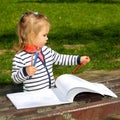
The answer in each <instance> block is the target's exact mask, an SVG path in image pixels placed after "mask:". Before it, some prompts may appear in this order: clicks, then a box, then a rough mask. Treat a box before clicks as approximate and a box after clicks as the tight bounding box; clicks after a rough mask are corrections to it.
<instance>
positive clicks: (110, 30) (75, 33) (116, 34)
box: [0, 24, 120, 49]
mask: <svg viewBox="0 0 120 120" xmlns="http://www.w3.org/2000/svg"><path fill="white" fill-rule="evenodd" d="M119 27H120V24H112V25H108V26H104V27H102V28H99V29H91V30H84V29H73V28H70V27H67V26H66V27H65V26H63V27H62V26H61V27H60V28H58V29H57V30H56V32H55V33H54V34H53V33H52V32H50V34H49V41H48V43H52V45H56V44H61V45H63V44H71V45H72V44H88V43H91V42H95V43H96V42H103V41H105V42H113V43H115V44H119V43H120V29H119ZM53 31H54V30H53ZM15 42H18V38H17V35H16V34H3V35H1V36H0V47H1V49H10V48H12V46H13V44H14V43H15ZM111 45H112V44H111Z"/></svg>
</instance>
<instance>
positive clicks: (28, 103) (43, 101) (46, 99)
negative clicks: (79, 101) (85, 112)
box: [7, 88, 70, 109]
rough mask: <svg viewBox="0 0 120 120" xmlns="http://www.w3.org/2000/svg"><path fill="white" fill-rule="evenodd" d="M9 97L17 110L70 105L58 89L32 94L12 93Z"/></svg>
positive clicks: (33, 92)
mask: <svg viewBox="0 0 120 120" xmlns="http://www.w3.org/2000/svg"><path fill="white" fill-rule="evenodd" d="M7 97H8V98H9V99H10V100H11V102H12V103H13V104H14V106H15V107H16V108H17V109H25V108H33V107H43V106H50V105H58V104H65V103H70V102H69V101H68V100H67V99H66V97H65V96H63V94H61V92H60V91H59V90H58V88H54V89H43V90H39V91H32V92H19V93H11V94H7Z"/></svg>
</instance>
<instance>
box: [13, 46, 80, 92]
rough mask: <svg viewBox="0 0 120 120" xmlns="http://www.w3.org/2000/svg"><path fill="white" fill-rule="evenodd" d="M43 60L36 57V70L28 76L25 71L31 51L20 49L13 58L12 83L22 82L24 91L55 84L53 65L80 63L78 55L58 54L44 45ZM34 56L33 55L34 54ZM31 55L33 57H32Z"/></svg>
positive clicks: (29, 60) (42, 50) (29, 63)
mask: <svg viewBox="0 0 120 120" xmlns="http://www.w3.org/2000/svg"><path fill="white" fill-rule="evenodd" d="M41 52H42V55H43V58H44V62H43V61H42V60H41V59H40V58H38V59H37V61H36V65H35V66H36V67H37V71H36V72H35V74H34V75H33V76H32V77H30V76H28V75H27V73H26V71H25V67H26V66H30V65H31V56H32V53H28V52H26V51H21V52H19V53H17V54H16V55H15V57H14V58H13V67H12V75H11V78H12V80H13V82H14V83H17V84H20V83H23V90H24V91H35V90H40V89H43V88H50V87H54V86H55V79H54V75H53V65H54V64H55V65H77V64H80V56H77V55H65V54H59V53H57V52H56V51H54V50H52V49H51V48H48V47H47V46H44V47H43V48H42V49H41ZM34 57H35V56H34ZM34 57H33V59H34Z"/></svg>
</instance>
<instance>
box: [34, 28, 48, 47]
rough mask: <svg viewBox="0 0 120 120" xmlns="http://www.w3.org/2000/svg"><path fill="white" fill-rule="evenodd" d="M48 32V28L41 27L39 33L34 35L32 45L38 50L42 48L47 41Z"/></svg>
mask: <svg viewBox="0 0 120 120" xmlns="http://www.w3.org/2000/svg"><path fill="white" fill-rule="evenodd" d="M48 32H49V26H43V28H42V29H41V31H40V32H39V33H38V34H37V35H36V37H35V39H34V45H36V46H37V47H38V48H42V47H43V46H44V45H45V44H46V42H47V40H48V37H47V35H48Z"/></svg>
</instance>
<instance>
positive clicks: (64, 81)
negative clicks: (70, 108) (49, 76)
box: [56, 74, 117, 101]
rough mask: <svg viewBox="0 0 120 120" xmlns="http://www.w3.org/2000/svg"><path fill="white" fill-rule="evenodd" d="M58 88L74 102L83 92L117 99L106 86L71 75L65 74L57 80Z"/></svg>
mask: <svg viewBox="0 0 120 120" xmlns="http://www.w3.org/2000/svg"><path fill="white" fill-rule="evenodd" d="M56 86H58V88H59V89H60V91H61V92H62V93H64V95H65V96H67V98H68V100H69V101H73V99H74V97H75V95H77V94H78V93H81V92H93V93H99V94H101V95H109V96H112V97H117V96H116V95H115V94H114V93H113V92H112V91H111V90H109V89H108V88H107V87H106V86H104V85H102V84H99V83H91V82H88V81H86V80H84V79H81V78H79V77H76V76H74V75H71V74H64V75H61V76H60V77H58V78H57V80H56Z"/></svg>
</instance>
